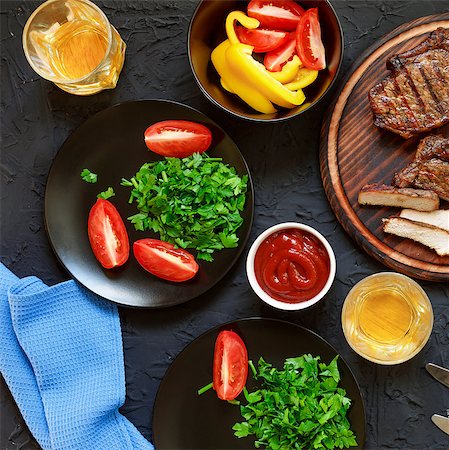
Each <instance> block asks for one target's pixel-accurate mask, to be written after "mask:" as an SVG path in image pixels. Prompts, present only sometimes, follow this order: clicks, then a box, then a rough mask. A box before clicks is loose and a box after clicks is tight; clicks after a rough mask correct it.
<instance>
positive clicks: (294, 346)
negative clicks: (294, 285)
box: [153, 318, 365, 450]
mask: <svg viewBox="0 0 449 450" xmlns="http://www.w3.org/2000/svg"><path fill="white" fill-rule="evenodd" d="M223 329H227V330H229V329H231V330H234V331H236V332H237V333H238V334H239V335H240V336H241V337H242V339H243V341H244V342H245V344H246V347H247V349H248V356H249V358H250V359H252V360H253V361H257V360H258V359H259V357H260V356H263V357H264V359H265V360H266V361H268V362H270V363H272V364H273V365H275V366H276V367H279V368H280V367H282V365H283V363H284V361H285V359H286V358H289V357H295V356H300V355H302V354H304V353H311V354H312V355H314V356H318V355H319V356H321V360H322V361H323V362H325V363H329V362H330V361H331V360H332V359H333V358H334V357H335V355H337V352H336V351H335V349H334V348H333V347H332V346H331V345H330V344H328V343H327V342H326V341H325V340H324V339H323V338H321V337H320V336H318V335H317V334H315V333H313V332H312V331H310V330H307V329H305V328H302V327H300V326H298V325H295V324H292V323H289V322H284V321H281V320H273V319H261V318H252V319H242V320H238V321H236V322H232V323H228V324H225V325H222V326H220V327H216V328H214V329H212V330H210V331H208V332H206V333H204V334H203V335H201V336H200V337H198V338H197V339H195V340H194V341H193V342H192V343H191V344H189V345H188V346H187V347H186V348H185V349H184V350H183V351H182V352H181V353H180V354H179V355H178V357H177V358H176V359H175V361H174V362H173V363H172V365H171V366H170V367H169V369H168V370H167V373H166V374H165V377H164V379H163V380H162V382H161V385H160V387H159V391H158V393H157V396H156V401H155V405H154V412H153V437H154V444H155V446H156V448H157V449H158V450H163V449H167V450H168V449H171V450H176V449H184V450H187V449H254V445H253V442H254V439H253V438H250V437H248V438H244V439H238V438H236V437H235V436H234V435H233V431H232V426H233V424H234V423H235V422H237V421H241V420H242V418H241V416H240V413H239V408H238V407H236V406H234V405H230V404H229V403H227V402H223V401H221V400H219V399H218V398H217V396H216V395H215V392H214V391H212V390H211V391H209V392H206V393H205V394H203V395H201V396H198V395H197V390H198V389H199V388H201V387H203V386H205V385H206V384H208V383H210V382H211V381H212V359H213V352H214V344H215V339H216V337H217V335H218V333H219V332H220V331H221V330H223ZM338 367H339V369H340V373H341V382H340V384H341V386H342V387H343V388H345V389H346V392H347V395H348V397H349V398H351V399H352V406H351V408H350V410H349V413H348V418H349V421H350V423H351V428H352V430H353V431H354V433H355V434H356V436H357V442H358V443H359V447H357V448H363V444H364V442H365V409H364V405H363V400H362V397H361V394H360V390H359V386H358V384H357V381H356V380H355V378H354V375H353V374H352V372H351V370H350V369H349V367H348V365H347V364H346V363H345V361H344V360H343V359H342V358H341V357H340V358H339V360H338ZM248 380H249V382H248V386H249V387H250V388H252V387H253V386H254V383H253V382H251V381H252V377H251V375H250V376H249V378H248ZM352 448H356V447H352Z"/></svg>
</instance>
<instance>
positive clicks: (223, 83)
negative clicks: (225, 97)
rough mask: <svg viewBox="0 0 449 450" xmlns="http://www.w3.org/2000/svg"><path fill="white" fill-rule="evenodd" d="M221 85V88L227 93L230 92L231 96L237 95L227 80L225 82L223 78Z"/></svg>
mask: <svg viewBox="0 0 449 450" xmlns="http://www.w3.org/2000/svg"><path fill="white" fill-rule="evenodd" d="M220 84H221V87H222V88H223V89H224V90H225V91H228V92H230V93H231V94H235V92H234V91H233V90H232V89H231V88H230V87H229V86H228V85H227V84H226V81H225V80H223V78H220Z"/></svg>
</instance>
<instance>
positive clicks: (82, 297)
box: [0, 263, 154, 450]
mask: <svg viewBox="0 0 449 450" xmlns="http://www.w3.org/2000/svg"><path fill="white" fill-rule="evenodd" d="M0 324H1V325H0V372H1V373H2V375H3V377H4V378H5V381H6V383H7V384H8V386H9V389H10V390H11V393H12V395H13V397H14V399H15V401H16V403H17V405H18V407H19V409H20V411H21V413H22V415H23V418H24V420H25V422H26V423H27V425H28V427H29V429H30V430H31V432H32V433H33V435H34V437H35V438H36V440H37V441H38V442H39V444H40V445H41V447H42V448H43V449H44V450H46V449H52V450H60V449H70V450H93V449H95V450H103V449H104V450H115V449H116V450H128V449H129V450H137V449H138V450H140V449H142V450H153V448H154V447H153V445H152V444H150V443H149V442H148V441H147V440H146V439H145V438H144V437H143V436H142V435H141V434H140V433H139V431H138V430H137V429H136V427H135V426H134V425H133V424H132V423H131V422H130V421H129V420H127V419H126V418H125V417H124V416H122V415H121V414H120V413H119V412H118V409H119V407H120V406H121V405H123V403H124V401H125V371H124V362H123V346H122V338H121V331H120V319H119V316H118V311H117V307H116V306H115V305H114V304H112V303H110V302H107V301H106V300H103V299H101V298H99V297H98V296H96V295H94V294H93V293H91V292H89V291H87V290H86V289H84V288H83V287H82V286H80V285H79V284H77V283H76V282H74V281H67V282H65V283H61V284H58V285H55V286H52V287H48V286H46V285H45V284H44V283H43V282H42V281H40V280H39V279H38V278H36V277H27V278H23V279H19V278H17V277H16V276H15V275H14V274H13V273H11V272H10V271H9V270H8V269H7V268H6V267H5V266H4V265H2V264H1V263H0Z"/></svg>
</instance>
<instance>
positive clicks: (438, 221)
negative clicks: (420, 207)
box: [399, 209, 449, 233]
mask: <svg viewBox="0 0 449 450" xmlns="http://www.w3.org/2000/svg"><path fill="white" fill-rule="evenodd" d="M399 217H402V218H404V219H408V220H413V221H415V222H421V223H425V224H427V225H433V226H434V227H437V228H442V229H443V230H446V231H447V232H448V233H449V209H437V210H436V211H428V212H427V211H426V212H424V211H415V210H414V209H403V210H402V211H401V213H400V214H399Z"/></svg>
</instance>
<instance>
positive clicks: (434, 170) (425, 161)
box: [393, 135, 449, 201]
mask: <svg viewBox="0 0 449 450" xmlns="http://www.w3.org/2000/svg"><path fill="white" fill-rule="evenodd" d="M393 184H394V185H395V186H397V187H400V188H406V187H416V188H420V189H429V190H431V191H434V192H435V193H436V194H437V195H438V197H440V198H442V199H443V200H447V201H449V139H446V138H444V137H443V136H440V135H431V136H427V137H425V138H424V139H421V141H420V143H419V145H418V149H417V150H416V155H415V159H414V161H413V162H412V163H410V164H409V165H408V166H407V167H405V169H402V170H401V171H400V172H398V173H397V174H395V176H394V178H393Z"/></svg>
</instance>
